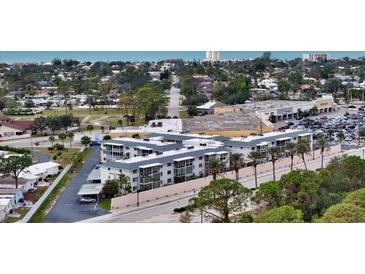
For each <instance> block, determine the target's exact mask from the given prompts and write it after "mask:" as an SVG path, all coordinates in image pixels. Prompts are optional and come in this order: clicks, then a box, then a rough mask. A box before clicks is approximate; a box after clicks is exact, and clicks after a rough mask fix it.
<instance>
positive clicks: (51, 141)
mask: <svg viewBox="0 0 365 274" xmlns="http://www.w3.org/2000/svg"><path fill="white" fill-rule="evenodd" d="M48 141H49V142H50V143H51V145H52V147H53V144H54V142H55V141H56V138H55V137H53V136H51V137H49V138H48Z"/></svg>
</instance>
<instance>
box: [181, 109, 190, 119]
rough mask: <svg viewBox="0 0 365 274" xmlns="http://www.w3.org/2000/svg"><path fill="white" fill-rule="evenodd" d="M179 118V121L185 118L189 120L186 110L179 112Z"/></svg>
mask: <svg viewBox="0 0 365 274" xmlns="http://www.w3.org/2000/svg"><path fill="white" fill-rule="evenodd" d="M179 117H180V119H186V118H189V117H188V112H187V111H186V110H180V111H179Z"/></svg>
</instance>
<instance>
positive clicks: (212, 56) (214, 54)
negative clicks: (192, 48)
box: [205, 51, 219, 62]
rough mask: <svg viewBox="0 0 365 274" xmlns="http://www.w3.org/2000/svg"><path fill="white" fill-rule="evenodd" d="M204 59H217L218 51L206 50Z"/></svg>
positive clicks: (212, 60)
mask: <svg viewBox="0 0 365 274" xmlns="http://www.w3.org/2000/svg"><path fill="white" fill-rule="evenodd" d="M205 59H206V60H207V61H210V62H216V61H219V51H207V52H206V54H205Z"/></svg>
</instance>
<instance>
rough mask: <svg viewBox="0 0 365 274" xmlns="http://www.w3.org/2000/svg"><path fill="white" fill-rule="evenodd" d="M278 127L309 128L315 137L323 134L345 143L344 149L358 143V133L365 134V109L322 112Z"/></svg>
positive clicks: (330, 140) (334, 140) (333, 141)
mask: <svg viewBox="0 0 365 274" xmlns="http://www.w3.org/2000/svg"><path fill="white" fill-rule="evenodd" d="M275 126H276V128H278V129H285V128H292V129H301V130H303V129H307V130H310V131H312V132H313V133H314V137H315V138H317V137H319V136H323V137H324V138H325V139H326V141H327V142H328V143H329V144H331V143H334V144H335V143H339V142H341V143H343V147H344V149H346V148H347V147H351V148H353V147H354V146H357V145H358V135H359V132H360V138H365V136H361V132H363V134H365V109H364V108H361V107H360V108H342V109H341V110H338V111H336V112H332V113H330V114H327V115H326V114H321V115H318V116H312V117H307V118H302V119H299V120H294V119H292V120H288V121H285V122H282V123H281V124H279V125H275Z"/></svg>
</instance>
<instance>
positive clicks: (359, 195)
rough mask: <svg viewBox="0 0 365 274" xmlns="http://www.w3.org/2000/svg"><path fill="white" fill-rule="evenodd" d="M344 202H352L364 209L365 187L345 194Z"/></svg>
mask: <svg viewBox="0 0 365 274" xmlns="http://www.w3.org/2000/svg"><path fill="white" fill-rule="evenodd" d="M343 203H345V204H353V205H356V206H359V207H361V208H363V209H365V188H361V189H359V190H356V191H354V192H351V193H349V194H347V196H346V198H345V199H344V200H343Z"/></svg>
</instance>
